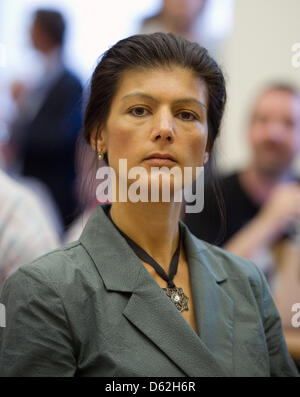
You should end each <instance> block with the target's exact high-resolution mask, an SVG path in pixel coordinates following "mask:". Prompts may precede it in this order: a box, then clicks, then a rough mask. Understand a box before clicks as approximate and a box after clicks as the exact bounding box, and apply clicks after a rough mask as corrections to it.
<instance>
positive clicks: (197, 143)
mask: <svg viewBox="0 0 300 397" xmlns="http://www.w3.org/2000/svg"><path fill="white" fill-rule="evenodd" d="M206 146H207V130H206V131H205V130H204V131H201V132H199V131H198V132H197V133H195V134H193V135H192V136H191V139H189V145H186V146H185V147H186V151H185V158H186V160H187V163H188V164H189V165H191V166H197V167H201V166H202V165H203V161H204V156H205V151H206Z"/></svg>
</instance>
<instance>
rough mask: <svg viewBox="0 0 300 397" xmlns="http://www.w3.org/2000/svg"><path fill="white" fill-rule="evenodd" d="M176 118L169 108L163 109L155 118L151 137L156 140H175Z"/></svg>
mask: <svg viewBox="0 0 300 397" xmlns="http://www.w3.org/2000/svg"><path fill="white" fill-rule="evenodd" d="M174 136H175V135H174V120H173V115H172V113H171V112H170V111H169V110H167V109H164V110H161V111H160V112H158V113H157V115H156V117H154V118H153V128H152V134H151V138H152V140H154V141H158V140H161V141H167V142H170V143H172V142H173V141H174Z"/></svg>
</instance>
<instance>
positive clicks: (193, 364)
mask: <svg viewBox="0 0 300 397" xmlns="http://www.w3.org/2000/svg"><path fill="white" fill-rule="evenodd" d="M108 210H109V206H104V207H103V208H102V207H100V206H99V207H97V209H96V210H95V211H94V213H93V214H92V215H91V217H90V219H89V221H88V223H87V225H86V227H85V229H84V231H83V233H82V235H81V237H80V242H81V243H82V245H83V246H84V247H85V248H86V250H87V251H88V253H89V254H90V256H91V257H92V259H93V261H94V263H95V265H96V267H97V269H98V271H99V274H100V276H101V278H102V279H103V282H104V284H105V286H106V288H107V289H108V290H111V291H123V292H132V295H131V297H130V298H129V300H128V304H127V305H126V307H125V308H124V310H123V315H124V316H125V317H126V318H127V319H128V320H129V321H130V322H131V323H132V324H134V325H135V327H137V328H138V329H139V330H140V331H141V332H142V333H143V334H144V335H145V336H146V337H148V338H149V339H150V340H151V341H152V342H153V343H154V344H155V345H156V346H157V347H158V348H159V349H160V350H161V351H163V352H164V353H165V354H166V355H167V356H168V357H169V359H170V360H172V362H173V363H174V364H175V365H176V366H177V367H179V368H180V369H181V370H182V371H183V372H184V373H185V374H186V375H187V376H226V375H228V374H229V373H228V371H227V370H226V369H225V368H226V367H223V361H224V360H220V361H219V356H220V357H221V356H222V351H221V353H220V354H219V356H218V348H221V347H222V348H223V346H221V345H222V342H220V341H219V342H218V339H223V338H224V335H222V336H221V338H219V336H220V334H222V332H225V334H226V341H227V333H228V330H227V329H226V327H225V324H224V325H223V320H218V316H219V310H220V309H221V310H223V309H226V310H229V306H230V303H229V298H228V297H227V296H226V298H225V296H223V295H222V293H220V292H219V291H218V292H216V290H217V288H220V287H218V286H217V285H216V281H215V279H213V281H214V282H213V281H212V279H211V277H212V276H211V275H208V276H207V275H205V270H203V271H199V269H198V267H199V265H200V266H201V263H199V255H198V253H197V255H198V256H197V259H196V260H195V258H194V254H195V252H194V251H193V250H192V255H191V260H192V268H191V276H192V288H193V297H194V303H195V306H196V307H195V309H196V315H197V321H198V329H200V330H201V332H200V335H201V338H202V333H203V334H204V339H203V340H202V339H201V338H200V337H199V336H198V335H197V334H195V332H194V331H193V329H192V328H191V327H190V325H189V324H188V323H187V322H186V321H185V319H184V318H183V316H182V315H181V314H180V313H179V312H178V310H177V309H176V307H175V305H174V304H173V303H172V302H171V301H170V299H169V298H168V297H167V296H166V294H165V293H164V292H163V290H162V289H161V288H160V287H159V285H158V284H157V283H156V282H155V280H154V279H153V278H152V277H151V275H150V274H149V273H148V271H147V270H146V269H145V267H144V266H143V264H142V262H141V261H140V260H139V259H138V258H137V256H136V255H135V253H134V252H133V250H132V249H131V248H130V247H129V245H128V244H127V242H126V240H125V239H124V238H123V237H122V236H121V235H120V234H119V232H118V231H117V230H116V229H115V227H114V226H113V224H112V223H111V222H110V220H109V219H108V218H107V216H106V215H105V213H104V211H108ZM188 233H189V232H188ZM185 234H186V233H185ZM188 241H189V242H190V243H191V241H190V239H189V238H188ZM190 248H192V249H195V247H194V246H193V244H192V243H191V244H190ZM188 258H189V259H190V257H189V255H188ZM206 272H207V270H206ZM193 277H195V280H193ZM202 277H204V279H202ZM205 282H207V283H208V284H207V286H205V291H204V292H203V291H202V289H203V287H204V284H205ZM209 287H211V288H212V289H213V290H214V291H212V292H211V291H208V289H209ZM203 297H204V299H205V300H204V301H203V302H202V304H200V303H201V299H202V298H203ZM207 299H212V302H215V303H216V305H217V313H218V315H216V316H214V315H213V313H208V312H207V308H206V309H205V310H206V312H207V313H208V315H209V317H217V318H215V319H206V316H205V313H204V308H205V307H206V304H207V303H208V301H207ZM224 299H225V300H226V302H225V303H224V302H223V301H224ZM221 301H222V302H221ZM199 304H200V308H199V310H198V305H199ZM211 307H212V306H211ZM213 307H214V309H215V306H213ZM229 311H230V310H229ZM225 317H226V314H224V317H222V318H224V321H225V322H226V321H227V320H226V319H225ZM204 321H206V323H204ZM220 323H221V329H220V330H213V329H211V328H210V329H209V330H208V331H206V329H205V327H206V326H208V327H214V326H217V327H219V326H220ZM228 325H229V326H230V322H229V324H228ZM210 333H212V334H213V337H209V334H210ZM204 340H205V342H206V343H205V342H204ZM214 342H218V343H219V345H218V347H214V346H212V344H213V343H214ZM227 344H228V346H227ZM225 347H226V351H228V348H229V343H228V341H227V342H226V343H225Z"/></svg>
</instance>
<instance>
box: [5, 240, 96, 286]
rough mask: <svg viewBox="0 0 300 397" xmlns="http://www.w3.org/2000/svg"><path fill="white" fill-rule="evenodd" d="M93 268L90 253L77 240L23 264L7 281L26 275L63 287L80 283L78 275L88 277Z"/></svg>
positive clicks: (83, 277) (82, 277)
mask: <svg viewBox="0 0 300 397" xmlns="http://www.w3.org/2000/svg"><path fill="white" fill-rule="evenodd" d="M93 269H94V266H93V264H92V261H91V259H90V257H89V255H88V254H87V253H86V251H85V250H84V248H83V247H82V245H81V244H80V242H79V241H75V242H72V243H69V244H66V245H64V246H62V247H60V248H57V249H55V250H53V251H50V252H48V253H46V254H44V255H42V256H41V257H39V258H37V259H35V260H34V261H32V262H30V263H26V264H24V265H21V266H20V267H19V268H18V269H17V270H16V271H15V272H14V273H12V274H11V275H10V276H9V277H8V279H7V280H6V283H10V282H11V280H15V279H18V277H22V276H23V275H25V276H27V277H29V278H30V279H34V280H36V281H37V280H38V281H39V282H41V283H44V284H47V283H51V284H53V285H56V286H58V287H59V289H61V288H65V287H67V285H70V286H71V285H73V284H74V282H75V284H76V280H77V283H78V275H81V279H86V278H88V276H87V275H88V274H89V273H91V272H92V273H93V271H94V270H93ZM21 274H22V276H21ZM13 282H14V281H13ZM6 283H5V284H6Z"/></svg>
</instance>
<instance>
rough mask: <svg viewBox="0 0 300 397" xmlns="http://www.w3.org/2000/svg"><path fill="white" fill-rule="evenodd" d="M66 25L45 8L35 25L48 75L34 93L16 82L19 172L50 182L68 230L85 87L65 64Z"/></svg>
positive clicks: (14, 127)
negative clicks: (83, 87)
mask: <svg viewBox="0 0 300 397" xmlns="http://www.w3.org/2000/svg"><path fill="white" fill-rule="evenodd" d="M65 28H66V24H65V21H64V18H63V16H62V14H61V13H60V12H58V11H55V10H47V9H39V10H37V11H36V12H35V13H34V16H33V22H32V25H31V30H30V34H31V40H32V45H33V47H34V49H35V50H36V51H38V52H39V54H40V55H41V57H42V62H43V73H42V75H41V76H40V78H39V79H38V81H37V82H36V83H35V85H34V87H32V88H31V89H29V88H27V87H26V86H25V85H24V83H23V82H18V81H16V82H14V84H12V96H13V98H14V99H15V101H16V103H17V106H18V115H17V117H16V119H15V120H14V122H13V123H12V126H11V146H12V148H13V151H14V153H15V164H14V166H16V164H17V165H18V166H19V172H20V174H21V175H23V176H26V177H33V178H36V179H37V180H39V181H41V182H42V183H44V184H45V185H46V186H47V188H48V189H49V192H50V193H51V195H52V197H53V199H54V201H55V203H56V205H57V208H58V210H59V214H60V216H61V218H62V221H63V224H64V226H65V227H66V226H67V225H68V224H69V223H70V222H71V221H72V220H73V218H74V216H75V213H76V209H77V204H78V201H77V197H76V192H75V146H76V140H77V137H78V133H79V130H80V128H81V123H82V116H81V95H82V86H81V83H80V81H79V79H78V77H77V76H76V75H74V74H73V73H72V72H71V71H69V70H68V69H67V68H66V66H65V65H64V61H63V45H64V37H65Z"/></svg>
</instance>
